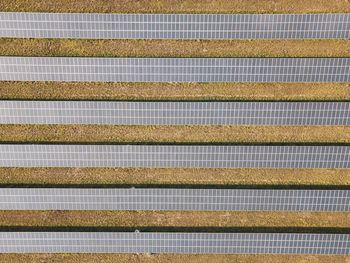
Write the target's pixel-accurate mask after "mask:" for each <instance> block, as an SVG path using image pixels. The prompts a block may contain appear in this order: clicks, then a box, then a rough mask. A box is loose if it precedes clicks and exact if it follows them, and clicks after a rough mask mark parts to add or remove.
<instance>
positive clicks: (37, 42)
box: [0, 38, 350, 57]
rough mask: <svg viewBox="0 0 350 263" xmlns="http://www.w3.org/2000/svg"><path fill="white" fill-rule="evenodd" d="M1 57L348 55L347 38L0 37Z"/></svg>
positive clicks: (349, 44) (349, 53)
mask: <svg viewBox="0 0 350 263" xmlns="http://www.w3.org/2000/svg"><path fill="white" fill-rule="evenodd" d="M0 54H1V55H2V56H58V57H61V56H63V57H64V56H67V57H84V56H91V57H348V56H349V55H350V41H349V40H225V41H224V40H201V41H199V40H198V41H197V40H70V39H6V38H5V39H0Z"/></svg>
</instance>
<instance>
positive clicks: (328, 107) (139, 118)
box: [0, 100, 350, 125]
mask: <svg viewBox="0 0 350 263" xmlns="http://www.w3.org/2000/svg"><path fill="white" fill-rule="evenodd" d="M0 123H1V124H110V125H350V103H349V102H107V101H99V102H94V101H12V100H11V101H9V100H0Z"/></svg>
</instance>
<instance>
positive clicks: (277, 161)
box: [0, 144, 350, 168]
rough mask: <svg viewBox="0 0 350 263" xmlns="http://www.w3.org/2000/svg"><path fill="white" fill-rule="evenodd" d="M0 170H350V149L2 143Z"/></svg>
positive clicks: (268, 146) (340, 147) (342, 147)
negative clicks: (151, 168)
mask: <svg viewBox="0 0 350 263" xmlns="http://www.w3.org/2000/svg"><path fill="white" fill-rule="evenodd" d="M0 166H3V167H136V168H137V167H157V168H167V167H168V168H350V146H270V145H267V146H266V145H264V146H262V145H257V146H251V145H239V146H237V145H232V146H231V145H230V146H221V145H220V146H217V145H210V146H203V145H55V144H0Z"/></svg>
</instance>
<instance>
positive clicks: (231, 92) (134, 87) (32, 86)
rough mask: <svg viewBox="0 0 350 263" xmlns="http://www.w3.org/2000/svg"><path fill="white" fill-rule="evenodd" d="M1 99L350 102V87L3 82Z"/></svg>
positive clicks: (268, 84) (300, 84)
mask: <svg viewBox="0 0 350 263" xmlns="http://www.w3.org/2000/svg"><path fill="white" fill-rule="evenodd" d="M0 99H29V100H35V99H43V100H45V99H49V100H59V99H63V100H69V99H71V100H273V101H278V100H350V84H349V83H153V82H147V83H95V82H82V83H73V82H10V81H0Z"/></svg>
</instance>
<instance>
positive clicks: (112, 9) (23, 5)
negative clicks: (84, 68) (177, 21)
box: [0, 0, 350, 13]
mask: <svg viewBox="0 0 350 263" xmlns="http://www.w3.org/2000/svg"><path fill="white" fill-rule="evenodd" d="M0 10H1V11H6V12H8V11H12V12H79V13H80V12H97V13H100V12H101V13H322V12H326V13H329V12H335V13H337V12H340V13H341V12H344V13H346V12H350V3H349V1H347V0H332V1H327V0H308V1H304V0H279V1H275V0H235V1H231V0H217V1H214V0H202V1H197V0H176V1H169V0H139V1H134V0H111V1H105V0H70V1H55V0H26V1H23V0H1V2H0Z"/></svg>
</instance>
